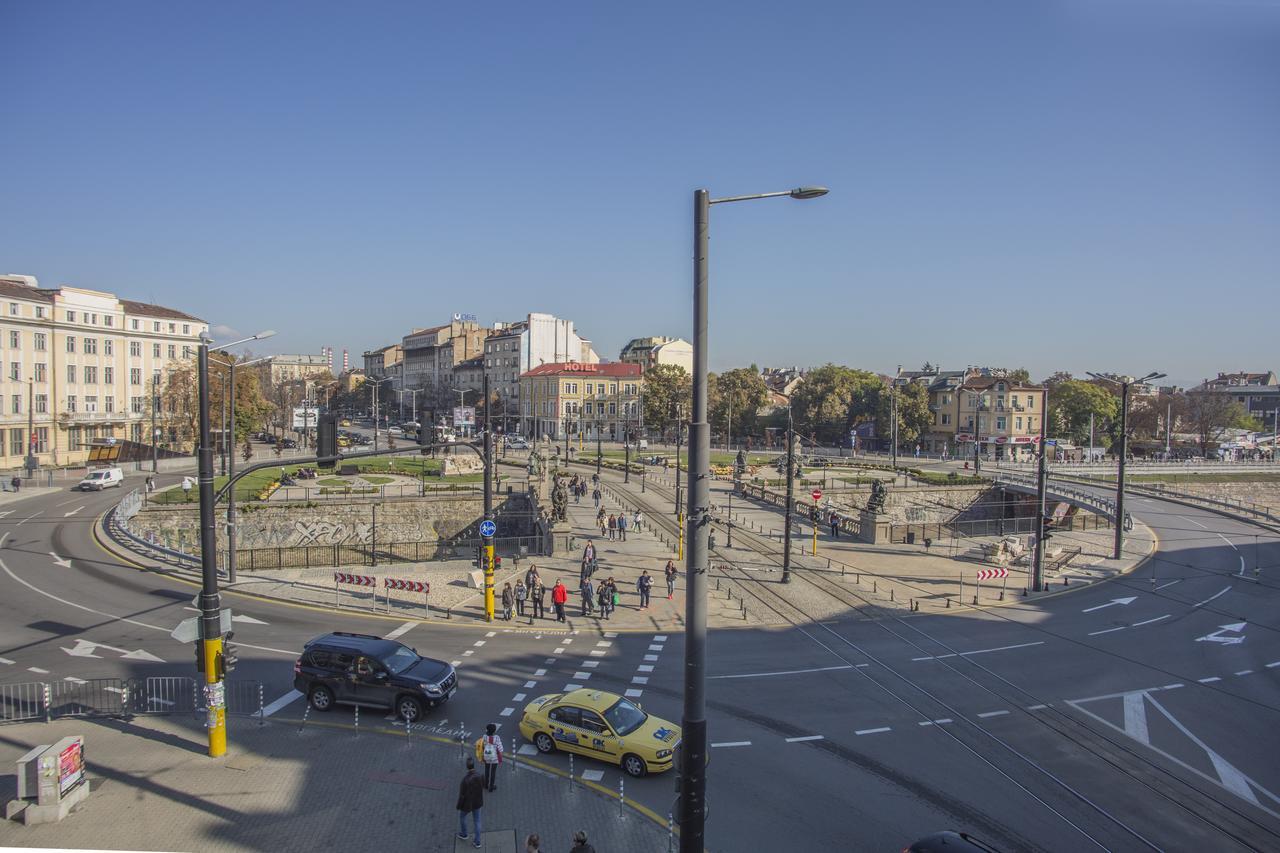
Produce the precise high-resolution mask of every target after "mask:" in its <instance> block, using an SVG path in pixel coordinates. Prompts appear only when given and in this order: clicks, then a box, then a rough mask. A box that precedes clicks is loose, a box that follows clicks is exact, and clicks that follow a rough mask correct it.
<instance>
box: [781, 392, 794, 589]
mask: <svg viewBox="0 0 1280 853" xmlns="http://www.w3.org/2000/svg"><path fill="white" fill-rule="evenodd" d="M794 432H795V422H794V421H793V420H792V418H791V401H790V400H788V401H787V474H786V477H787V508H786V510H784V511H783V516H782V582H783V583H791V510H792V508H793V507H794V506H795V503H796V499H795V491H794V489H795V478H794V476H792V475H793V474H794V473H795V438H794Z"/></svg>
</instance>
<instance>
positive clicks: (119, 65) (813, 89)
mask: <svg viewBox="0 0 1280 853" xmlns="http://www.w3.org/2000/svg"><path fill="white" fill-rule="evenodd" d="M0 32H2V33H4V45H5V59H4V65H3V68H4V71H3V73H0V115H2V116H3V119H4V131H3V134H0V187H3V193H4V204H3V205H0V267H2V268H3V269H0V272H19V273H29V274H34V275H37V276H39V277H40V279H41V281H42V283H43V284H45V285H55V284H61V283H68V284H75V285H80V286H85V287H92V288H100V289H105V290H112V291H116V292H118V293H120V294H122V295H125V296H129V297H132V298H138V299H149V300H155V301H159V302H161V303H165V304H169V305H172V306H174V307H178V308H182V309H185V310H188V311H190V312H192V313H195V314H197V315H200V316H202V317H205V318H207V319H208V320H209V321H210V322H212V323H214V324H215V325H220V326H226V327H229V328H230V329H234V330H237V331H240V332H251V331H254V330H256V329H258V328H261V327H272V328H276V329H279V330H281V334H280V335H279V336H278V337H277V338H276V339H274V340H273V341H270V342H269V343H270V344H271V346H270V347H263V348H262V351H285V352H292V351H318V349H319V348H320V347H321V346H322V345H325V344H329V345H332V346H334V347H335V348H337V349H339V350H341V349H342V348H343V347H346V348H348V349H350V350H351V351H352V354H353V357H358V353H359V352H360V351H361V350H363V349H365V348H369V347H372V346H377V345H380V344H383V343H389V342H391V341H393V340H395V339H398V337H399V336H400V335H401V334H403V333H404V332H405V331H407V330H408V328H409V327H411V326H414V325H428V324H433V323H437V322H441V321H443V320H445V319H447V317H448V316H449V315H451V314H452V313H453V312H455V311H462V312H469V313H474V314H476V315H478V317H479V318H480V319H481V320H482V321H484V322H491V321H493V320H499V319H510V318H515V317H518V316H520V315H523V314H524V313H526V312H528V311H531V310H532V311H549V312H554V313H556V314H559V315H561V316H568V317H571V318H573V319H574V320H575V321H576V322H577V323H578V325H579V328H580V330H581V332H582V333H583V334H584V335H586V336H588V337H590V338H592V339H593V340H595V341H596V343H597V350H598V351H599V352H600V353H601V354H602V355H604V356H606V357H616V356H617V350H618V348H619V347H620V346H621V345H622V344H623V343H624V342H625V341H626V340H627V339H628V338H630V337H633V336H638V335H645V334H672V335H682V336H688V335H689V333H690V327H691V320H690V295H689V290H690V278H691V265H690V252H691V237H690V209H691V192H692V190H693V189H694V188H696V187H699V186H707V187H709V188H710V189H711V191H712V193H713V194H715V195H736V194H744V193H752V192H764V191H770V190H780V189H786V188H789V187H791V186H795V185H798V184H807V183H815V184H825V185H827V186H829V187H831V190H832V192H831V195H829V196H827V197H826V198H823V199H819V200H815V201H807V202H795V201H790V200H787V199H778V200H771V201H762V202H755V203H752V204H738V205H726V206H723V207H716V208H713V210H712V230H711V234H712V243H711V283H712V288H713V290H712V310H713V317H714V319H713V326H712V335H713V337H712V367H713V369H723V368H726V367H731V366H736V365H740V364H745V363H749V362H752V361H754V362H757V363H759V364H799V365H808V364H817V363H822V362H826V361H829V360H830V361H836V362H842V363H847V364H852V365H856V366H861V367H867V368H871V369H877V370H881V371H892V370H893V369H894V367H895V366H896V365H897V364H899V363H901V364H904V365H906V366H908V367H916V366H919V364H920V363H921V362H923V361H925V360H930V361H932V362H934V363H940V364H941V365H943V366H944V367H959V366H963V365H964V364H968V363H974V364H984V365H995V366H1000V365H1004V366H1010V367H1014V366H1026V367H1028V368H1030V369H1031V371H1032V374H1033V376H1035V377H1036V378H1040V377H1041V376H1043V375H1044V374H1046V373H1047V372H1049V371H1051V370H1055V369H1066V370H1072V371H1075V372H1080V371H1083V370H1090V369H1092V370H1116V371H1121V372H1132V373H1141V372H1146V371H1147V370H1150V369H1153V368H1155V369H1161V370H1165V371H1166V372H1168V373H1169V374H1170V375H1171V378H1173V379H1175V380H1178V381H1179V382H1182V383H1188V382H1194V381H1196V380H1198V379H1199V378H1201V377H1202V376H1204V375H1211V374H1212V373H1213V372H1214V371H1216V370H1227V369H1244V368H1248V369H1265V368H1280V358H1277V348H1276V346H1275V339H1276V338H1275V330H1276V323H1275V319H1274V318H1275V316H1276V313H1277V304H1276V303H1277V298H1278V297H1277V294H1278V293H1280V287H1278V286H1277V285H1278V284H1280V282H1278V277H1277V273H1278V272H1280V180H1278V178H1280V156H1278V155H1280V0H1277V2H1264V0H1257V1H1256V2H1244V1H1243V0H1237V2H1233V1H1232V0H1198V2H1193V0H1145V2H1138V0H1097V2H1087V1H1086V0H1063V2H1034V1H1029V0H882V2H830V3H804V2H788V3H779V2H769V3H754V2H721V0H714V2H698V3H689V2H682V3H670V4H667V3H595V2H582V1H581V0H579V2H563V3H530V2H525V1H524V0H522V2H511V3H504V2H492V3H405V4H395V3H379V4H352V3H321V2H307V3H297V4H287V3H257V2H253V3H250V2H225V3H216V4H186V3H178V4H175V3H168V2H165V3H159V2H154V3H150V2H129V3H101V2H85V3H72V2H65V3H63V2H59V3H46V2H37V0H30V2H16V0H0Z"/></svg>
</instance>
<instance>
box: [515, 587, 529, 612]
mask: <svg viewBox="0 0 1280 853" xmlns="http://www.w3.org/2000/svg"><path fill="white" fill-rule="evenodd" d="M528 597H529V588H528V587H526V586H525V585H524V581H522V580H516V615H517V616H521V617H523V616H524V600H525V599H526V598H528Z"/></svg>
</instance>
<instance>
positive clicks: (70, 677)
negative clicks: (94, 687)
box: [62, 675, 89, 684]
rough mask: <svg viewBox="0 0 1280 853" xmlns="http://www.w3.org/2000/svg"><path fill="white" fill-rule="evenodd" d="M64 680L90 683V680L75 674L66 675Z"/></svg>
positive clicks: (74, 682) (75, 682)
mask: <svg viewBox="0 0 1280 853" xmlns="http://www.w3.org/2000/svg"><path fill="white" fill-rule="evenodd" d="M62 680H63V681H70V682H71V683H72V684H88V683H89V682H87V681H85V680H84V679H83V678H76V677H75V676H74V675H68V676H66V677H65V678H63V679H62Z"/></svg>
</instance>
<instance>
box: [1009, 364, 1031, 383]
mask: <svg viewBox="0 0 1280 853" xmlns="http://www.w3.org/2000/svg"><path fill="white" fill-rule="evenodd" d="M1004 378H1005V379H1006V380H1008V381H1009V382H1011V383H1013V384H1014V385H1030V384H1031V371H1030V370H1027V369H1026V368H1025V367H1018V368H1015V369H1014V370H1006V371H1005V374H1004Z"/></svg>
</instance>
